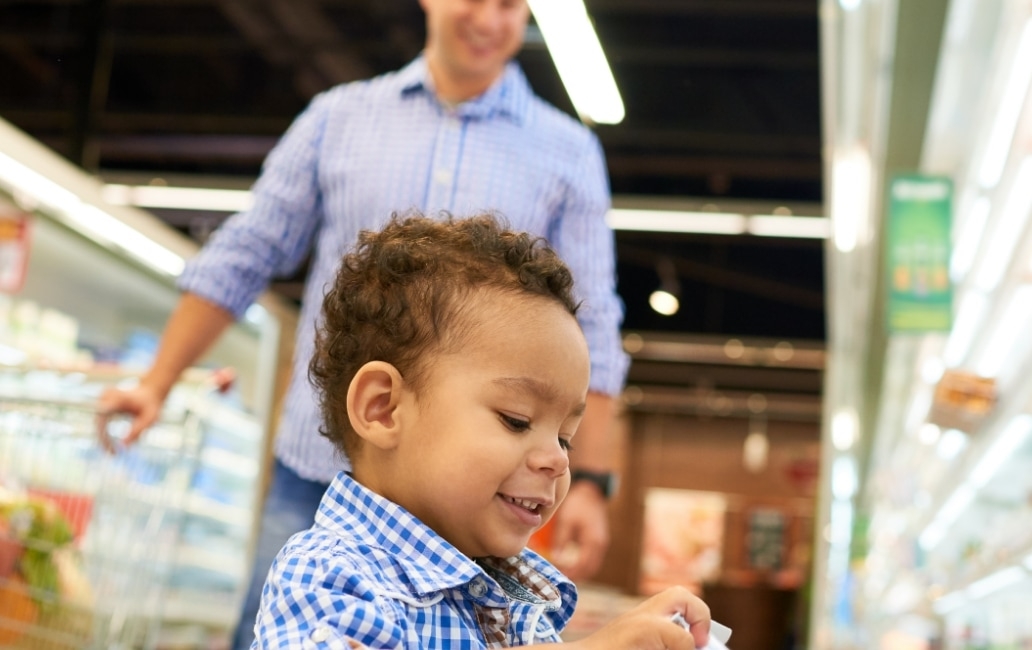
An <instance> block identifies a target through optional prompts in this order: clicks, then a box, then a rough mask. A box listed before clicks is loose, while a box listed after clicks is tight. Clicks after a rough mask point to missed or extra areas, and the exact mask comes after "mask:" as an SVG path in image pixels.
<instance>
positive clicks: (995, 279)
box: [976, 156, 1032, 292]
mask: <svg viewBox="0 0 1032 650" xmlns="http://www.w3.org/2000/svg"><path fill="white" fill-rule="evenodd" d="M1029 212H1032V156H1026V157H1025V158H1024V160H1022V161H1021V166H1020V167H1019V168H1018V173H1017V174H1016V175H1015V177H1014V180H1013V182H1011V184H1010V190H1009V191H1008V193H1007V200H1006V202H1005V203H1004V205H1003V211H1002V212H1001V213H1000V217H999V219H997V220H996V222H995V223H994V224H993V229H992V239H990V240H989V247H988V248H987V249H986V251H985V253H984V255H982V256H981V262H980V266H979V269H978V275H977V276H976V283H977V284H978V287H979V288H980V289H981V290H982V291H986V292H988V291H992V290H993V289H995V288H996V286H997V285H998V284H999V283H1000V280H1001V279H1002V278H1003V274H1004V273H1005V272H1006V271H1007V266H1008V265H1009V264H1010V262H1011V256H1012V255H1013V254H1014V247H1015V246H1017V244H1018V242H1019V241H1021V239H1022V237H1021V235H1022V233H1023V232H1024V231H1025V226H1026V225H1027V222H1028V218H1029Z"/></svg>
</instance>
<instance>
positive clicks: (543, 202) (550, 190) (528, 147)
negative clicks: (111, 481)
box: [99, 0, 627, 647]
mask: <svg viewBox="0 0 1032 650" xmlns="http://www.w3.org/2000/svg"><path fill="white" fill-rule="evenodd" d="M420 4H421V6H422V7H423V9H424V11H425V13H426V20H427V41H426V48H425V50H424V52H423V54H422V56H421V57H419V58H417V59H416V60H415V61H413V62H412V63H411V64H409V65H408V66H406V67H405V68H403V69H402V70H399V71H397V72H394V73H389V74H387V75H383V76H381V77H377V78H375V79H371V80H368V81H362V82H355V83H351V84H344V85H342V86H337V87H335V88H333V89H331V90H329V91H327V92H325V93H323V94H321V95H319V96H318V97H316V98H315V99H314V100H313V101H312V103H311V105H310V106H309V107H308V108H307V109H306V110H305V111H304V112H303V113H302V114H301V115H300V116H299V117H298V119H297V120H296V121H295V122H294V124H293V125H292V126H291V127H290V129H289V130H288V131H287V133H286V134H285V135H284V137H283V139H282V140H281V142H280V143H279V144H278V145H277V146H276V148H275V149H274V150H273V151H272V152H271V153H270V154H269V157H268V159H267V160H266V162H265V167H264V168H263V172H262V175H261V177H260V178H259V179H258V181H257V183H256V184H255V187H254V197H255V201H254V207H253V208H252V209H251V210H249V211H247V212H245V213H241V214H238V215H235V216H234V217H232V218H231V219H229V220H228V221H227V222H226V223H225V224H224V225H223V227H222V228H221V229H220V230H219V231H218V232H217V233H216V234H215V236H214V237H213V238H212V239H211V240H210V241H209V243H208V244H207V245H206V246H205V248H204V250H202V251H201V253H200V254H199V255H198V256H197V257H196V258H195V259H194V260H192V261H191V263H190V264H189V266H188V267H187V270H186V271H185V272H184V274H183V276H182V277H181V279H180V282H179V286H180V288H181V289H182V290H183V292H184V293H183V296H182V298H181V300H180V302H179V304H178V305H177V307H176V309H175V311H174V312H173V314H172V317H171V319H170V321H169V323H168V325H167V326H166V329H165V334H164V336H163V338H162V344H161V348H160V350H159V352H158V355H157V358H156V360H155V362H154V365H153V366H152V368H151V369H150V370H149V371H148V372H147V373H146V374H145V376H144V377H143V378H142V379H141V381H140V384H139V386H138V387H137V388H135V389H133V390H130V391H109V392H107V393H106V394H105V395H104V396H102V398H101V400H100V405H99V407H100V408H101V410H102V412H104V413H113V412H128V413H132V414H133V415H134V421H133V425H132V431H131V434H130V436H131V438H135V437H136V436H138V435H139V434H140V432H141V431H142V430H143V429H144V428H146V427H147V426H149V425H150V424H151V423H152V422H153V421H154V419H155V418H156V416H157V414H158V412H159V410H160V408H161V404H162V402H163V401H164V399H165V396H166V395H167V393H168V392H169V390H170V388H171V386H172V385H173V384H174V383H175V381H176V379H177V378H178V377H179V375H180V373H181V372H182V371H183V369H185V368H186V367H188V366H189V365H190V364H192V363H193V362H194V361H196V360H197V359H198V358H199V357H200V356H201V355H202V354H203V353H204V351H205V350H207V348H208V347H209V346H210V344H211V343H212V342H213V341H214V340H215V339H216V338H217V337H218V336H219V335H220V334H221V333H222V331H223V330H224V329H225V328H226V327H227V326H228V325H229V324H230V323H231V322H232V321H233V319H234V318H236V317H239V316H240V315H241V314H242V313H243V311H244V310H245V309H246V308H247V307H248V306H249V305H250V304H251V302H252V301H253V300H254V298H255V297H256V296H257V295H258V294H259V293H260V292H261V291H262V290H263V289H264V288H265V287H266V286H267V284H268V281H269V279H270V278H271V277H274V276H276V275H282V274H286V273H289V272H291V271H292V270H293V269H295V268H296V267H297V266H298V265H299V264H300V263H301V262H302V261H303V260H304V258H305V256H306V254H307V253H308V252H309V251H312V254H313V257H312V266H311V271H310V274H309V278H308V281H307V284H306V288H305V293H304V298H303V303H302V312H301V319H300V323H301V324H300V325H299V330H298V335H297V346H296V352H295V360H294V375H293V379H292V382H291V385H290V388H289V389H288V391H287V396H286V401H285V407H284V414H283V418H282V420H281V423H280V428H279V433H278V435H277V439H276V445H275V455H276V459H277V463H276V470H275V475H274V477H273V482H272V486H271V488H270V494H269V496H268V498H267V501H266V508H265V513H264V516H263V523H262V535H261V539H260V540H259V544H258V552H257V558H256V561H255V575H254V576H253V578H252V580H253V582H254V583H255V584H256V585H257V586H260V585H261V584H262V581H263V580H264V578H265V573H266V571H267V569H268V566H269V564H270V563H271V558H272V557H273V556H274V555H275V553H277V552H278V551H279V549H280V547H281V546H282V545H283V542H284V541H286V539H287V537H288V536H289V535H290V534H292V533H294V532H297V531H298V530H302V529H304V528H307V527H308V526H310V525H311V522H312V517H313V514H314V512H315V509H316V507H317V505H318V502H319V499H320V498H321V497H322V495H323V492H324V490H325V488H326V485H327V484H328V483H329V481H330V480H331V479H332V478H333V476H334V475H335V474H336V472H337V471H338V470H340V469H344V468H345V465H344V463H342V461H341V460H340V459H339V457H338V456H335V454H334V453H333V450H332V446H331V445H330V443H329V442H328V441H326V440H325V439H323V438H322V437H320V436H319V435H318V434H317V433H316V432H317V431H318V429H319V424H320V422H319V416H318V409H317V407H316V405H315V402H314V397H313V394H312V389H311V387H310V385H309V384H308V382H307V365H308V360H309V357H310V356H311V351H312V337H313V333H314V323H315V320H316V318H317V315H318V308H319V305H320V304H321V302H322V294H323V290H324V287H325V284H326V283H327V282H328V280H329V279H330V278H332V276H333V273H334V271H335V270H336V265H337V263H338V262H339V260H340V258H341V255H342V254H343V253H344V252H345V251H346V250H347V249H348V248H349V247H350V246H351V245H352V244H353V243H354V242H355V241H356V239H357V235H358V232H359V231H360V230H362V229H366V228H377V227H379V226H381V225H382V224H383V223H385V222H386V220H387V219H388V218H389V217H390V215H391V214H392V213H394V212H404V211H405V210H407V209H409V208H417V209H419V210H420V211H422V212H423V213H425V214H433V213H435V212H439V211H442V210H444V211H448V212H451V213H453V214H456V215H462V214H466V213H469V212H472V211H474V210H494V211H497V212H498V213H500V214H501V215H502V216H503V217H505V218H506V219H507V220H508V221H509V223H510V224H511V226H512V227H513V228H514V229H519V230H526V231H529V232H532V233H535V234H538V235H541V236H544V237H546V238H547V239H548V240H549V242H550V244H551V245H552V247H553V248H554V249H555V250H556V251H557V252H558V253H559V254H560V255H561V256H562V257H563V259H564V261H565V262H566V263H567V264H568V265H569V266H570V268H571V270H572V271H573V273H574V278H575V282H576V287H575V289H576V291H577V294H578V297H579V298H581V299H583V301H584V308H583V310H582V315H581V317H580V320H581V325H582V327H583V329H584V331H585V334H586V337H587V339H588V342H589V346H590V349H591V357H592V358H591V363H592V368H591V392H590V393H589V396H588V403H587V410H586V413H585V416H584V418H583V422H582V424H581V427H580V429H579V431H578V434H577V440H578V444H577V448H576V450H575V451H574V452H573V454H572V455H571V461H572V463H573V465H574V467H575V468H576V469H577V470H583V471H588V472H592V473H595V474H600V473H603V474H604V473H606V472H608V470H609V468H610V460H609V453H608V450H607V449H606V445H605V438H606V434H607V432H608V429H609V426H610V424H611V421H612V417H613V412H614V409H615V405H614V401H613V397H612V396H613V395H615V394H616V393H617V392H618V391H619V390H620V388H621V386H622V383H623V380H624V377H625V373H626V368H627V359H626V357H625V355H624V354H623V352H622V350H621V347H620V340H619V325H620V322H621V319H622V306H621V304H620V301H619V299H618V297H617V296H616V293H615V287H614V281H615V278H614V261H613V241H612V232H611V231H610V230H609V229H608V228H607V227H606V225H605V223H604V214H605V212H606V210H607V208H608V205H609V198H608V184H607V180H606V174H605V167H604V163H603V160H602V153H601V148H600V146H599V144H598V141H597V139H596V138H595V137H594V135H592V134H591V133H590V132H589V131H588V130H587V129H585V128H584V127H582V126H581V125H579V124H577V123H576V122H574V121H573V120H571V119H570V118H569V117H568V116H566V115H564V114H562V113H561V112H560V111H558V110H557V109H555V108H553V107H551V106H549V105H547V104H545V103H544V102H543V101H541V100H540V99H538V98H537V97H535V96H534V95H533V93H532V91H531V90H530V87H529V86H528V84H527V82H526V80H525V78H524V77H523V75H522V72H520V70H519V68H518V66H517V65H516V64H515V63H512V62H511V58H512V56H513V55H514V54H515V53H516V52H517V51H518V50H519V48H520V46H521V45H522V42H523V34H524V30H525V27H526V23H527V19H528V15H529V9H528V7H527V4H526V0H420ZM575 478H576V476H575ZM605 496H606V495H605V494H603V490H602V489H600V487H599V485H598V484H597V482H596V481H592V480H585V481H581V480H575V481H574V484H573V487H572V488H571V490H570V493H569V496H568V497H567V499H566V504H565V505H564V506H563V509H562V511H561V512H560V513H559V515H558V516H557V518H556V524H555V532H554V534H553V545H554V546H555V547H556V548H557V549H560V550H562V549H564V548H566V547H568V546H575V547H576V549H577V553H573V554H567V553H564V552H559V553H558V554H557V557H556V564H557V565H558V566H559V568H560V569H562V570H563V571H564V572H566V573H567V575H569V576H570V577H571V578H574V579H577V578H583V577H587V576H589V575H591V574H592V573H593V572H594V571H596V570H597V568H598V566H599V564H600V563H601V560H602V556H603V555H604V552H605V549H606V547H607V545H608V527H607V522H606V510H605ZM256 607H257V593H254V592H253V593H252V596H251V597H250V598H249V605H248V606H245V612H244V615H243V618H242V622H241V626H240V627H241V631H242V632H243V636H244V637H247V636H249V634H250V628H251V624H252V623H253V621H254V611H255V609H256ZM241 643H243V644H244V645H240V644H241ZM237 647H246V641H240V642H238V645H237Z"/></svg>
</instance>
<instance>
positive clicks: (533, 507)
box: [502, 494, 542, 514]
mask: <svg viewBox="0 0 1032 650" xmlns="http://www.w3.org/2000/svg"><path fill="white" fill-rule="evenodd" d="M502 498H503V499H505V500H506V501H508V502H509V503H511V504H513V505H514V506H519V507H520V508H523V509H524V510H528V511H530V512H533V513H535V514H536V513H538V512H540V511H541V506H542V504H541V503H540V502H538V501H531V500H530V499H520V498H518V497H510V496H507V495H505V494H503V495H502Z"/></svg>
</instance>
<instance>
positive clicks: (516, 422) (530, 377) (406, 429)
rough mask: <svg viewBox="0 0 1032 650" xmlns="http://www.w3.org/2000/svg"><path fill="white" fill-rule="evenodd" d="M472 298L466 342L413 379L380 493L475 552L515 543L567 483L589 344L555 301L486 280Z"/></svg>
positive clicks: (502, 549)
mask: <svg viewBox="0 0 1032 650" xmlns="http://www.w3.org/2000/svg"><path fill="white" fill-rule="evenodd" d="M471 303H472V305H471V306H470V307H468V308H464V309H463V311H464V316H463V318H464V319H468V320H467V322H466V324H465V325H463V327H467V326H468V327H469V332H468V338H466V339H465V341H464V344H463V345H462V349H461V350H455V351H452V352H449V353H440V354H439V356H437V357H436V358H435V359H433V361H432V363H430V364H429V366H428V368H429V372H428V374H427V376H426V377H425V380H424V381H425V388H424V390H422V391H420V392H419V394H416V393H414V392H411V391H406V392H405V394H404V396H403V397H402V399H401V402H400V405H399V407H398V409H397V411H396V412H395V417H396V418H397V419H398V421H399V422H401V423H402V425H403V426H402V427H401V428H402V432H401V437H400V442H399V444H398V446H397V448H396V449H394V450H393V452H392V456H393V458H392V460H391V463H392V466H391V469H392V474H391V475H390V477H389V478H388V477H386V476H385V475H383V474H382V473H381V472H379V471H374V472H373V475H374V476H376V477H378V480H381V481H382V482H383V483H384V485H381V486H379V489H380V490H382V491H381V493H382V494H384V495H385V496H387V497H388V498H390V499H392V500H393V501H395V502H396V503H398V504H400V505H402V506H403V507H405V508H406V509H408V511H409V512H411V513H412V514H414V515H415V516H416V517H418V518H419V519H420V520H421V521H422V522H423V523H425V524H426V525H428V526H430V527H431V528H433V529H434V530H435V531H436V532H437V533H438V534H439V535H441V536H442V537H444V538H445V539H447V540H448V541H449V542H451V543H452V544H454V545H455V546H456V547H457V548H458V549H459V550H460V551H462V552H463V553H465V554H466V555H468V556H470V557H481V556H488V555H492V556H496V557H509V556H512V555H515V554H517V553H519V552H520V550H521V549H523V547H524V546H526V544H527V541H528V539H529V538H530V535H531V534H532V533H533V532H534V531H535V530H537V529H538V528H540V527H541V526H542V525H544V523H545V522H547V521H548V519H549V518H550V517H551V516H552V515H553V514H554V513H555V510H556V508H558V507H559V504H560V503H561V502H562V500H563V498H564V497H565V496H566V493H567V491H568V490H569V487H570V473H569V458H568V448H569V445H570V440H571V439H572V438H573V435H574V433H575V432H576V430H577V426H578V425H579V423H580V420H581V415H582V413H583V409H584V402H585V400H586V396H587V391H588V375H589V374H590V364H589V360H588V347H587V343H586V341H585V340H584V335H583V334H582V333H581V331H580V326H579V325H578V324H577V320H576V319H575V318H574V317H573V316H571V315H570V314H569V313H567V312H566V310H565V309H564V308H563V307H561V306H560V305H559V304H557V303H556V302H554V301H552V300H550V299H546V298H540V297H536V296H533V297H527V296H520V297H513V296H512V295H511V294H506V293H500V292H497V291H492V290H488V291H486V292H485V293H484V294H479V295H477V296H474V298H473V299H471Z"/></svg>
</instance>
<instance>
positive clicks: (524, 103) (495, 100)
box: [397, 54, 534, 125]
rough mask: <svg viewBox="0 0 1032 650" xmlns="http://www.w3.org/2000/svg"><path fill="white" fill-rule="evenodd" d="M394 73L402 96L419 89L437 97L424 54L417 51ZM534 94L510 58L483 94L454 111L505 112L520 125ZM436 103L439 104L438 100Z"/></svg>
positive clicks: (481, 116)
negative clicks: (411, 58)
mask: <svg viewBox="0 0 1032 650" xmlns="http://www.w3.org/2000/svg"><path fill="white" fill-rule="evenodd" d="M397 74H398V77H397V78H398V81H399V82H400V84H401V96H402V97H409V96H413V95H417V94H420V93H422V94H426V95H429V96H430V97H433V98H434V101H437V97H436V95H435V93H434V80H433V78H432V77H431V76H430V69H429V68H428V67H427V65H426V57H425V56H423V55H422V54H421V55H419V56H418V57H416V58H415V59H414V60H413V61H412V62H411V63H409V64H408V65H406V66H405V67H404V68H402V69H401V70H399V71H398V73H397ZM533 94H534V92H533V91H532V90H531V88H530V84H529V83H528V82H527V78H526V76H524V74H523V70H522V69H520V66H519V64H518V63H516V62H515V61H509V63H507V64H506V66H505V71H504V72H503V73H502V76H501V77H500V78H499V79H498V80H497V81H495V82H494V83H493V84H492V85H491V87H490V88H488V89H487V90H486V91H484V93H483V94H482V95H479V96H478V97H474V98H473V99H470V100H467V101H465V102H463V103H461V104H459V105H458V106H456V107H455V112H456V114H457V115H458V116H459V117H468V118H472V119H486V118H490V117H494V116H496V115H499V116H505V117H508V118H509V119H511V120H512V121H513V122H515V123H516V124H519V125H522V124H523V122H524V120H525V119H526V117H527V110H528V107H529V104H530V99H531V97H532V96H533ZM438 105H439V106H441V104H440V102H438ZM442 110H443V106H442Z"/></svg>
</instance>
